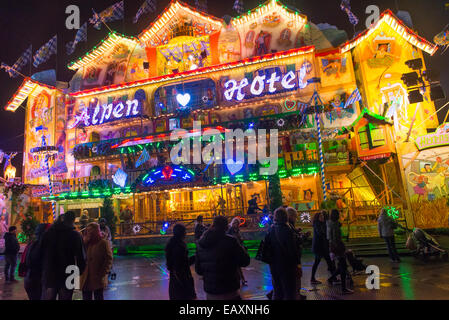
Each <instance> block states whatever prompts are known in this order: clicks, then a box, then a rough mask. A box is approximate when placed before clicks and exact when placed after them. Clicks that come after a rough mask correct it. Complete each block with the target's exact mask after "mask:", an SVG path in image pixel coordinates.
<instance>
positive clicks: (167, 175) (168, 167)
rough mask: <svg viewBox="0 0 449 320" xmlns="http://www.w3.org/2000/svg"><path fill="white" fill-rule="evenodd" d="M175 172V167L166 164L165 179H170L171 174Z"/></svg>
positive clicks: (163, 172) (163, 170)
mask: <svg viewBox="0 0 449 320" xmlns="http://www.w3.org/2000/svg"><path fill="white" fill-rule="evenodd" d="M172 174H173V168H172V167H170V166H166V167H164V168H163V169H162V175H163V176H164V179H165V180H170V179H171V176H172Z"/></svg>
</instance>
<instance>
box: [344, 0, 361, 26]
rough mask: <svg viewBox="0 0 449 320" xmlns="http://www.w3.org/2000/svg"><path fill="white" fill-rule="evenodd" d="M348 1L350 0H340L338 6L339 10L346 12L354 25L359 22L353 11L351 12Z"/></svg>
mask: <svg viewBox="0 0 449 320" xmlns="http://www.w3.org/2000/svg"><path fill="white" fill-rule="evenodd" d="M349 1H350V0H342V1H341V4H340V8H341V10H343V11H345V12H346V14H347V15H348V18H349V22H350V23H351V24H352V25H354V26H355V25H356V24H357V23H359V19H358V18H357V17H356V16H355V14H354V13H352V11H351V5H350V3H349Z"/></svg>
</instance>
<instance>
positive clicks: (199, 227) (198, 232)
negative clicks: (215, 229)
mask: <svg viewBox="0 0 449 320" xmlns="http://www.w3.org/2000/svg"><path fill="white" fill-rule="evenodd" d="M206 230H207V227H206V226H205V225H204V224H203V216H202V215H199V216H198V217H196V222H195V229H194V232H195V241H198V240H200V238H201V236H202V235H203V233H204V231H206Z"/></svg>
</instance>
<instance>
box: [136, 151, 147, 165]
mask: <svg viewBox="0 0 449 320" xmlns="http://www.w3.org/2000/svg"><path fill="white" fill-rule="evenodd" d="M148 160H150V155H149V153H148V151H147V149H143V151H142V154H141V155H140V157H139V159H137V161H136V169H137V168H138V167H140V166H141V165H143V164H144V163H145V162H147V161H148Z"/></svg>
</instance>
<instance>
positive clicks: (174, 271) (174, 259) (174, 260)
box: [165, 223, 196, 300]
mask: <svg viewBox="0 0 449 320" xmlns="http://www.w3.org/2000/svg"><path fill="white" fill-rule="evenodd" d="M185 237H186V227H185V226H184V225H183V224H180V223H178V224H176V225H175V226H174V227H173V237H171V238H170V240H169V241H168V243H167V246H166V247H165V257H166V261H167V269H168V271H170V282H169V289H168V293H169V297H170V300H195V299H196V292H195V284H194V282H193V277H192V272H191V271H190V266H191V265H192V264H193V263H194V262H195V256H192V257H189V251H188V249H187V244H186V242H185Z"/></svg>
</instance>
